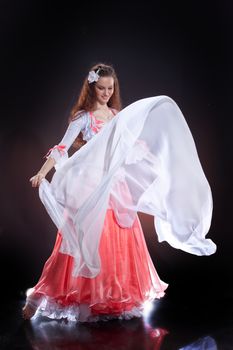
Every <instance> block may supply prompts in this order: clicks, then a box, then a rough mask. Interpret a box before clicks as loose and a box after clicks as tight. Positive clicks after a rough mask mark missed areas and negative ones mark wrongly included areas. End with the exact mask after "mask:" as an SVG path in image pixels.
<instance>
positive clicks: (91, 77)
mask: <svg viewBox="0 0 233 350" xmlns="http://www.w3.org/2000/svg"><path fill="white" fill-rule="evenodd" d="M100 69H101V68H98V70H97V71H96V72H95V71H94V70H91V71H90V72H89V74H88V77H87V80H88V83H89V84H91V83H93V82H94V81H98V80H99V78H100V76H99V74H98V73H99V71H100Z"/></svg>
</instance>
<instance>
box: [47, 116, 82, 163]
mask: <svg viewBox="0 0 233 350" xmlns="http://www.w3.org/2000/svg"><path fill="white" fill-rule="evenodd" d="M85 123H86V118H85V114H82V115H81V116H80V117H78V118H77V119H75V120H73V121H72V122H70V124H69V126H68V128H67V129H66V132H65V134H64V136H63V138H62V140H61V141H60V142H59V144H58V145H55V146H53V147H52V148H50V150H49V151H48V153H47V154H46V158H47V159H48V158H53V159H54V160H55V162H56V164H55V169H57V168H59V167H60V166H61V165H62V164H63V163H64V161H65V160H67V159H68V157H69V156H68V150H69V148H70V146H71V145H72V144H73V142H74V140H75V139H76V137H77V136H78V134H79V133H80V131H82V130H83V129H84V127H85Z"/></svg>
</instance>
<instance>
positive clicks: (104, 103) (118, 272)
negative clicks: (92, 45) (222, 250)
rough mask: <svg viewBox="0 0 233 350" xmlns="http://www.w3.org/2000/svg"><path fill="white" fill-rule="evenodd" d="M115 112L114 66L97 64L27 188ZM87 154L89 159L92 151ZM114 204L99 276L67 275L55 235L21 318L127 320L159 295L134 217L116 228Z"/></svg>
mask: <svg viewBox="0 0 233 350" xmlns="http://www.w3.org/2000/svg"><path fill="white" fill-rule="evenodd" d="M120 109H121V101H120V91H119V83H118V79H117V76H116V73H115V71H114V69H113V67H112V66H109V65H105V64H97V65H96V66H94V67H92V68H91V69H90V72H89V74H88V77H87V78H86V79H85V81H84V84H83V87H82V89H81V93H80V96H79V98H78V100H77V103H76V104H75V105H74V107H73V109H72V112H71V117H70V124H69V126H68V129H67V131H66V133H65V135H64V137H63V139H62V140H61V142H60V144H59V145H56V146H54V147H53V149H50V151H49V153H48V154H47V160H46V162H45V163H44V165H43V166H42V168H41V169H40V170H39V171H38V173H37V174H36V175H35V176H33V177H32V178H31V179H30V181H31V183H32V187H38V186H40V184H41V182H42V180H43V179H44V178H45V176H46V175H47V173H48V172H49V171H50V170H51V169H52V167H53V166H55V168H56V169H58V168H59V167H62V164H63V163H65V162H66V160H67V158H68V155H67V151H68V149H69V148H70V147H71V145H72V144H75V146H76V147H77V148H79V147H80V146H82V144H83V143H85V142H89V140H91V139H92V138H93V137H95V135H96V134H97V133H98V132H99V131H100V130H101V128H103V127H104V125H105V124H107V123H109V122H110V121H111V120H112V119H113V118H115V116H116V115H117V113H118V112H119V111H120ZM77 152H80V150H78V151H77ZM92 152H93V155H94V154H95V149H94V147H93V150H92ZM95 176H96V174H95V173H94V171H93V173H90V174H88V177H90V178H91V177H93V178H94V177H95ZM73 180H74V179H73ZM73 180H71V181H73ZM88 181H89V180H88V178H87V179H86V182H87V184H88ZM80 186H85V183H81V184H80ZM113 205H114V204H113V203H111V200H110V201H109V208H108V209H107V211H106V216H105V220H104V225H103V229H102V233H101V240H100V244H99V255H100V260H101V270H100V272H99V274H98V275H97V276H96V277H91V278H87V277H83V276H80V275H79V276H75V277H74V276H73V275H72V270H73V267H74V258H73V257H72V256H71V255H68V254H64V253H63V252H61V251H60V250H61V244H62V241H63V236H62V234H63V233H62V232H60V231H58V233H57V238H56V243H55V246H54V249H53V252H52V254H51V256H50V257H49V259H48V260H47V262H46V263H45V266H44V269H43V272H42V275H41V277H40V279H39V281H38V283H37V284H36V286H35V287H34V288H32V289H31V293H30V294H29V295H28V296H27V300H26V304H25V306H24V308H23V317H24V318H25V319H30V318H31V317H32V316H33V315H34V314H35V312H36V311H38V312H39V313H40V314H42V315H45V316H48V317H50V318H55V319H61V318H67V319H68V320H75V321H81V322H84V321H97V320H100V319H103V320H108V319H112V318H120V319H123V318H125V319H129V318H131V317H134V316H137V317H139V316H141V315H142V311H143V304H144V303H145V301H148V300H153V299H155V298H161V297H162V296H164V291H165V290H166V288H167V284H166V283H164V282H163V281H161V280H160V278H159V276H158V274H157V272H156V270H155V267H154V265H153V263H152V260H151V257H150V255H149V252H148V249H147V246H146V242H145V239H144V235H143V232H142V228H141V225H140V222H139V219H138V216H136V217H135V219H134V222H133V223H132V225H131V227H125V228H124V227H121V226H120V225H119V224H118V223H117V220H116V218H115V215H114V210H113V209H112V206H113ZM93 244H94V242H93Z"/></svg>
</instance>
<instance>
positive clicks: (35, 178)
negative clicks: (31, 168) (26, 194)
mask: <svg viewBox="0 0 233 350" xmlns="http://www.w3.org/2000/svg"><path fill="white" fill-rule="evenodd" d="M43 178H44V175H43V174H36V175H35V176H33V177H31V178H30V180H29V181H30V182H31V183H32V187H38V186H39V185H40V184H41V181H42V179H43Z"/></svg>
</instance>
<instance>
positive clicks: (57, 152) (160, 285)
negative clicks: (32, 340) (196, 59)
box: [23, 64, 216, 322]
mask: <svg viewBox="0 0 233 350" xmlns="http://www.w3.org/2000/svg"><path fill="white" fill-rule="evenodd" d="M80 135H82V140H81V139H80ZM73 143H75V144H76V145H78V147H79V146H82V147H81V148H79V149H78V150H77V151H76V152H75V153H74V154H73V155H72V156H71V157H68V153H67V151H68V150H69V148H70V146H71V145H72V144H73ZM83 143H85V144H84V145H83ZM53 166H54V167H55V169H56V172H55V174H54V176H53V178H52V180H51V183H49V182H48V181H47V180H46V179H45V176H46V175H47V173H48V172H49V171H50V170H51V169H52V167H53ZM30 180H31V182H32V186H33V187H37V186H39V195H40V199H41V201H42V203H43V204H44V206H45V208H46V210H47V212H48V214H49V215H50V217H51V219H52V220H53V222H54V223H55V225H56V226H57V228H58V233H57V239H56V243H55V247H54V250H53V252H52V254H51V256H50V258H49V259H48V260H47V262H46V264H45V266H44V269H43V272H42V276H41V277H40V279H39V281H38V283H37V284H36V286H35V287H34V288H32V289H31V292H30V293H29V294H28V295H27V299H26V304H25V306H24V308H23V316H24V318H26V319H30V318H31V317H32V316H33V315H34V314H35V312H36V311H38V313H39V314H42V315H44V316H48V317H50V318H55V319H61V318H66V319H68V320H72V321H79V322H92V321H98V320H110V319H113V318H118V319H130V318H132V317H140V316H142V314H143V309H144V305H145V303H146V302H147V301H152V300H154V299H156V298H161V297H163V296H164V294H165V290H166V289H167V287H168V285H167V283H165V282H163V281H162V280H161V279H160V278H159V276H158V274H157V272H156V269H155V267H154V265H153V263H152V260H151V257H150V255H149V252H148V250H147V246H146V243H145V239H144V235H143V232H142V228H141V225H140V221H139V218H138V215H137V213H138V212H143V213H146V214H150V215H152V216H154V225H155V229H156V233H157V236H158V240H159V242H161V241H166V242H168V243H169V244H170V245H171V246H172V247H174V248H177V249H182V250H183V251H185V252H188V253H191V254H195V255H210V254H213V253H214V252H215V250H216V246H215V244H214V243H213V242H212V240H211V239H206V235H207V233H208V231H209V228H210V224H211V218H212V209H213V203H212V193H211V189H210V186H209V183H208V181H207V179H206V177H205V174H204V172H203V169H202V166H201V164H200V161H199V158H198V154H197V150H196V147H195V143H194V140H193V137H192V134H191V132H190V130H189V127H188V125H187V123H186V121H185V118H184V116H183V114H182V112H181V110H180V109H179V107H178V106H177V104H176V103H175V101H173V100H172V99H171V98H170V97H168V96H155V97H149V98H145V99H142V100H138V101H136V102H134V103H132V104H131V105H129V106H127V107H126V108H124V109H122V110H121V106H120V93H119V84H118V79H117V76H116V74H115V71H114V69H113V67H112V66H108V65H105V64H98V65H96V66H94V67H92V68H91V69H90V71H89V73H88V75H87V77H86V79H85V81H84V85H83V87H82V90H81V93H80V96H79V98H78V101H77V103H76V104H75V105H74V107H73V109H72V111H71V118H70V124H69V127H68V129H67V131H66V133H65V135H64V137H63V139H62V140H61V142H60V143H59V144H58V145H55V146H54V147H53V148H51V149H50V150H49V152H48V154H47V161H46V162H45V163H44V165H43V166H42V168H41V169H40V170H39V172H38V173H37V174H36V175H35V176H33V177H32V178H31V179H30Z"/></svg>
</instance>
